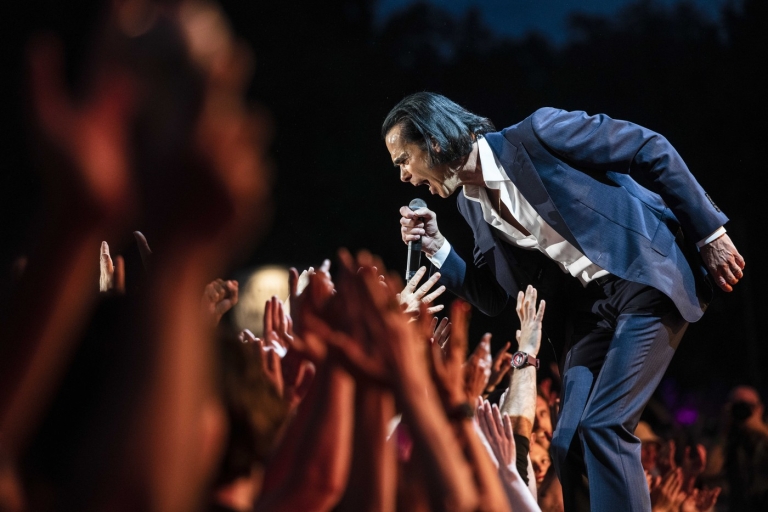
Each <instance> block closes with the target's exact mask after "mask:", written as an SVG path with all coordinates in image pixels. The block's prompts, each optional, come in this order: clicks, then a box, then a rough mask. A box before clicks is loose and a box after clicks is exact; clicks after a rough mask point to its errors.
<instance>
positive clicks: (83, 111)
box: [28, 37, 138, 221]
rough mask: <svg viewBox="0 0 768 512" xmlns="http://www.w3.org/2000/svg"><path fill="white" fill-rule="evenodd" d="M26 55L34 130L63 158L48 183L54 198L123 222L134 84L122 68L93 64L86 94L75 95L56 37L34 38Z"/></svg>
mask: <svg viewBox="0 0 768 512" xmlns="http://www.w3.org/2000/svg"><path fill="white" fill-rule="evenodd" d="M28 54H29V61H30V66H29V71H30V73H29V75H30V92H31V97H32V107H33V109H34V112H35V117H36V121H37V128H39V130H40V132H41V134H42V136H43V138H44V139H45V141H46V142H47V143H48V144H50V146H51V147H52V148H54V149H55V151H56V152H57V153H58V155H60V156H61V157H62V158H63V160H64V163H63V165H62V164H60V163H59V164H57V165H56V166H55V168H52V169H51V171H52V173H51V175H50V178H51V179H50V180H46V182H48V181H50V183H49V184H50V185H53V186H55V187H56V192H57V194H56V196H55V197H57V199H69V200H71V205H72V206H74V208H75V210H74V211H82V209H83V208H86V209H88V208H90V209H92V212H93V213H99V216H103V217H104V218H109V219H113V220H115V219H117V220H118V221H119V220H121V217H122V220H124V219H125V217H126V216H129V215H130V213H132V212H133V211H134V206H133V205H132V203H133V186H132V185H133V184H132V180H131V177H130V169H129V154H130V151H129V149H128V145H129V141H130V138H131V136H130V130H131V120H132V118H133V117H134V114H135V113H136V111H137V103H138V102H137V99H138V90H137V89H138V87H137V84H136V83H135V81H134V80H131V79H130V78H129V76H128V71H127V70H126V69H120V68H119V67H118V66H117V65H112V66H104V65H102V66H100V67H97V68H95V69H97V70H98V73H97V74H96V76H94V77H92V79H91V81H90V82H89V87H88V92H89V94H87V95H85V96H84V97H81V98H75V97H74V95H73V94H72V93H71V92H70V91H69V90H68V88H67V85H66V80H65V69H64V68H65V66H64V55H63V53H62V48H61V45H60V44H58V42H57V41H56V40H55V39H53V38H51V37H39V38H37V40H36V41H35V42H34V43H33V44H31V45H30V51H29V52H28ZM47 184H48V183H47ZM67 213H71V212H67Z"/></svg>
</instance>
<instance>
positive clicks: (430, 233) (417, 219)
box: [400, 199, 445, 270]
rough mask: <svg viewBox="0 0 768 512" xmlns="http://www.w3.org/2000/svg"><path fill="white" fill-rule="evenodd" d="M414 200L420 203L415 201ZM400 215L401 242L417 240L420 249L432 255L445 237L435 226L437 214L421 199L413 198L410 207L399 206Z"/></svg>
mask: <svg viewBox="0 0 768 512" xmlns="http://www.w3.org/2000/svg"><path fill="white" fill-rule="evenodd" d="M415 201H420V202H421V203H420V204H419V203H415ZM413 208H415V210H414V209H413ZM400 215H401V216H402V217H401V218H400V235H401V236H402V239H403V243H405V244H408V242H414V241H419V242H420V243H421V248H420V249H421V251H422V252H424V253H425V254H426V255H427V256H432V255H433V254H435V253H436V252H437V251H438V249H440V247H442V246H443V243H444V242H445V237H444V236H443V235H442V234H440V230H439V229H438V228H437V215H435V212H433V211H432V210H430V209H429V208H427V206H426V203H424V201H423V200H420V199H414V200H413V201H411V204H410V207H409V206H403V207H402V208H400ZM416 268H418V267H416ZM414 270H415V269H414Z"/></svg>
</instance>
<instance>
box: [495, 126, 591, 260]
mask: <svg viewBox="0 0 768 512" xmlns="http://www.w3.org/2000/svg"><path fill="white" fill-rule="evenodd" d="M510 131H511V130H510ZM485 139H486V140H487V141H488V145H489V146H490V147H491V149H492V150H493V152H494V153H495V154H496V157H497V158H498V159H499V162H501V165H502V167H504V171H505V172H506V173H507V176H509V179H510V180H512V183H514V185H515V186H516V187H517V188H518V190H520V193H521V194H523V197H525V199H527V200H528V202H529V203H530V204H531V206H533V208H534V210H536V213H538V214H539V215H540V216H541V218H542V219H544V221H545V222H546V223H547V224H549V225H550V226H551V227H552V229H554V230H555V231H557V232H558V233H559V234H560V236H562V237H563V238H564V239H566V240H567V241H568V242H570V244H571V245H573V246H574V247H576V248H577V249H578V250H579V251H581V252H582V253H583V252H584V251H582V249H581V246H580V245H579V243H578V242H577V241H576V238H575V237H574V236H573V233H571V230H570V229H568V225H567V224H566V223H565V220H564V219H563V217H562V216H561V215H560V212H559V211H558V210H557V207H556V206H555V203H554V202H553V201H552V197H550V195H549V193H548V192H547V189H546V188H545V187H544V183H543V182H542V179H541V176H540V175H539V172H538V171H537V168H536V167H534V165H533V162H531V159H530V157H529V156H528V152H527V151H526V149H527V148H526V147H525V146H524V145H523V142H522V141H520V142H519V144H520V148H518V147H517V146H515V145H514V144H512V142H510V141H509V140H508V139H507V137H505V136H504V135H502V134H501V133H498V132H496V133H487V134H485Z"/></svg>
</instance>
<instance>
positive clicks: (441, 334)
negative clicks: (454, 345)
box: [430, 316, 451, 348]
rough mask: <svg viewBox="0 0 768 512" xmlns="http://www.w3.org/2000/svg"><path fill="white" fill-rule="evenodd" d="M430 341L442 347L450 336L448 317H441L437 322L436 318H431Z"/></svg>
mask: <svg viewBox="0 0 768 512" xmlns="http://www.w3.org/2000/svg"><path fill="white" fill-rule="evenodd" d="M430 330H431V331H432V342H433V343H435V344H436V345H437V346H438V347H440V348H443V347H445V344H446V343H448V339H449V338H450V337H451V322H450V320H448V317H447V316H446V317H443V319H442V320H440V322H439V323H438V321H437V318H433V319H432V328H431V329H430Z"/></svg>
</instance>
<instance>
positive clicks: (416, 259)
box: [405, 197, 427, 283]
mask: <svg viewBox="0 0 768 512" xmlns="http://www.w3.org/2000/svg"><path fill="white" fill-rule="evenodd" d="M426 207H427V203H426V202H425V201H424V200H423V199H419V198H418V197H417V198H416V199H414V200H412V201H411V202H410V203H408V208H410V209H411V210H413V211H416V210H418V209H419V208H426ZM420 218H421V217H420ZM422 220H423V219H422ZM420 266H421V238H419V239H418V240H409V241H408V261H407V262H406V265H405V282H406V283H407V282H408V281H410V280H411V279H412V278H413V276H414V275H415V274H416V271H417V270H419V267H420Z"/></svg>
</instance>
